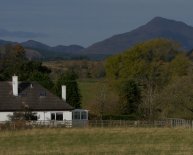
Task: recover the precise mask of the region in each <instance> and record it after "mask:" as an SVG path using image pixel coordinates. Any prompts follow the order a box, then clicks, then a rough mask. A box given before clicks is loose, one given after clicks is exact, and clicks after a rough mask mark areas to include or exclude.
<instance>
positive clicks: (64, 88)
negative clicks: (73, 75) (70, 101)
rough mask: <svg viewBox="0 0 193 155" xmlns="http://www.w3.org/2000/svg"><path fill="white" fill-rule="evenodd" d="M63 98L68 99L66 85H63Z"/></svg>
mask: <svg viewBox="0 0 193 155" xmlns="http://www.w3.org/2000/svg"><path fill="white" fill-rule="evenodd" d="M62 100H64V101H66V86H65V85H63V86H62Z"/></svg>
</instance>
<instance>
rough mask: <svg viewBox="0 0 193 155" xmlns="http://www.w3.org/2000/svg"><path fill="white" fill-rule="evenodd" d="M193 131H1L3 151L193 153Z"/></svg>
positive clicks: (123, 154)
mask: <svg viewBox="0 0 193 155" xmlns="http://www.w3.org/2000/svg"><path fill="white" fill-rule="evenodd" d="M192 137H193V130H191V129H168V128H123V129H120V128H112V129H96V128H91V129H33V130H23V131H22V130H21V131H12V132H11V131H1V132H0V154H3V155H12V154H14V155H24V154H29V155H30V154H38V155H39V154H42V155H43V154H50V155H51V154H53V155H57V154H67V155H68V154H72V155H79V154H80V155H83V154H84V155H85V154H86V155H101V154H102V155H103V154H104V155H128V154H132V155H134V154H140V155H163V154H164V155H165V154H167V155H173V154H178V155H191V154H193V147H192V146H193V138H192Z"/></svg>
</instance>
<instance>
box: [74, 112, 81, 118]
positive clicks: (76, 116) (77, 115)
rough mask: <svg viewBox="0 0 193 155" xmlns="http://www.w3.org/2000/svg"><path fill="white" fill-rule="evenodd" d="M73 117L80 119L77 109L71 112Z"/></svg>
mask: <svg viewBox="0 0 193 155" xmlns="http://www.w3.org/2000/svg"><path fill="white" fill-rule="evenodd" d="M73 119H80V112H79V111H75V112H73Z"/></svg>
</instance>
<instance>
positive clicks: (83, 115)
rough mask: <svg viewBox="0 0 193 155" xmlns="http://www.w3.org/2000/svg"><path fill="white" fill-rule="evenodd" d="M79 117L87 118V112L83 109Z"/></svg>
mask: <svg viewBox="0 0 193 155" xmlns="http://www.w3.org/2000/svg"><path fill="white" fill-rule="evenodd" d="M81 119H87V113H86V112H85V111H82V112H81Z"/></svg>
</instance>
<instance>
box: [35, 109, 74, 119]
mask: <svg viewBox="0 0 193 155" xmlns="http://www.w3.org/2000/svg"><path fill="white" fill-rule="evenodd" d="M57 112H58V113H61V112H62V113H63V120H72V112H71V111H45V112H43V111H37V116H38V121H44V120H45V121H50V120H51V113H57Z"/></svg>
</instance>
